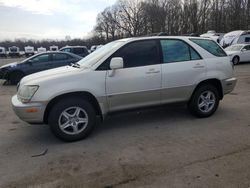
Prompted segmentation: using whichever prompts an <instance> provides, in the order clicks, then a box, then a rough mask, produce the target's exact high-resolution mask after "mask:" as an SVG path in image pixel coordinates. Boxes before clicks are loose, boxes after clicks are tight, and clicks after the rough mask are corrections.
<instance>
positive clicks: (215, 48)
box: [190, 39, 227, 57]
mask: <svg viewBox="0 0 250 188" xmlns="http://www.w3.org/2000/svg"><path fill="white" fill-rule="evenodd" d="M190 40H191V41H193V42H194V43H195V44H197V45H199V46H200V47H202V48H203V49H205V50H206V51H208V52H209V53H211V54H213V55H215V56H217V57H224V56H227V54H226V53H225V52H224V51H223V50H222V49H221V47H220V46H219V45H218V44H217V43H216V42H214V41H212V40H204V39H190Z"/></svg>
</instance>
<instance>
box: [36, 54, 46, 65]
mask: <svg viewBox="0 0 250 188" xmlns="http://www.w3.org/2000/svg"><path fill="white" fill-rule="evenodd" d="M48 61H49V54H43V55H39V56H37V57H35V58H33V59H32V62H34V63H36V62H37V63H43V62H48Z"/></svg>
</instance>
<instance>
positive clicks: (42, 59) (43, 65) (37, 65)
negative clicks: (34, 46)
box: [27, 54, 52, 74]
mask: <svg viewBox="0 0 250 188" xmlns="http://www.w3.org/2000/svg"><path fill="white" fill-rule="evenodd" d="M28 65H29V66H28V70H27V74H32V73H36V72H40V71H43V70H47V69H50V68H51V66H52V65H51V54H41V55H38V56H36V57H34V58H32V59H30V60H29V61H28Z"/></svg>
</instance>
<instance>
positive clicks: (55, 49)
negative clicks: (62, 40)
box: [49, 45, 58, 51]
mask: <svg viewBox="0 0 250 188" xmlns="http://www.w3.org/2000/svg"><path fill="white" fill-rule="evenodd" d="M49 50H50V51H58V46H55V45H53V46H50V47H49Z"/></svg>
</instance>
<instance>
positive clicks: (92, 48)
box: [90, 45, 97, 53]
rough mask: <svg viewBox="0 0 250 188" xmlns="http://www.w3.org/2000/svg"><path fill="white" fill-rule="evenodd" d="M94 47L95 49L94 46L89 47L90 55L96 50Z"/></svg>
mask: <svg viewBox="0 0 250 188" xmlns="http://www.w3.org/2000/svg"><path fill="white" fill-rule="evenodd" d="M96 47H97V46H96V45H93V46H91V47H90V53H92V52H94V51H95V50H96Z"/></svg>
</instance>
